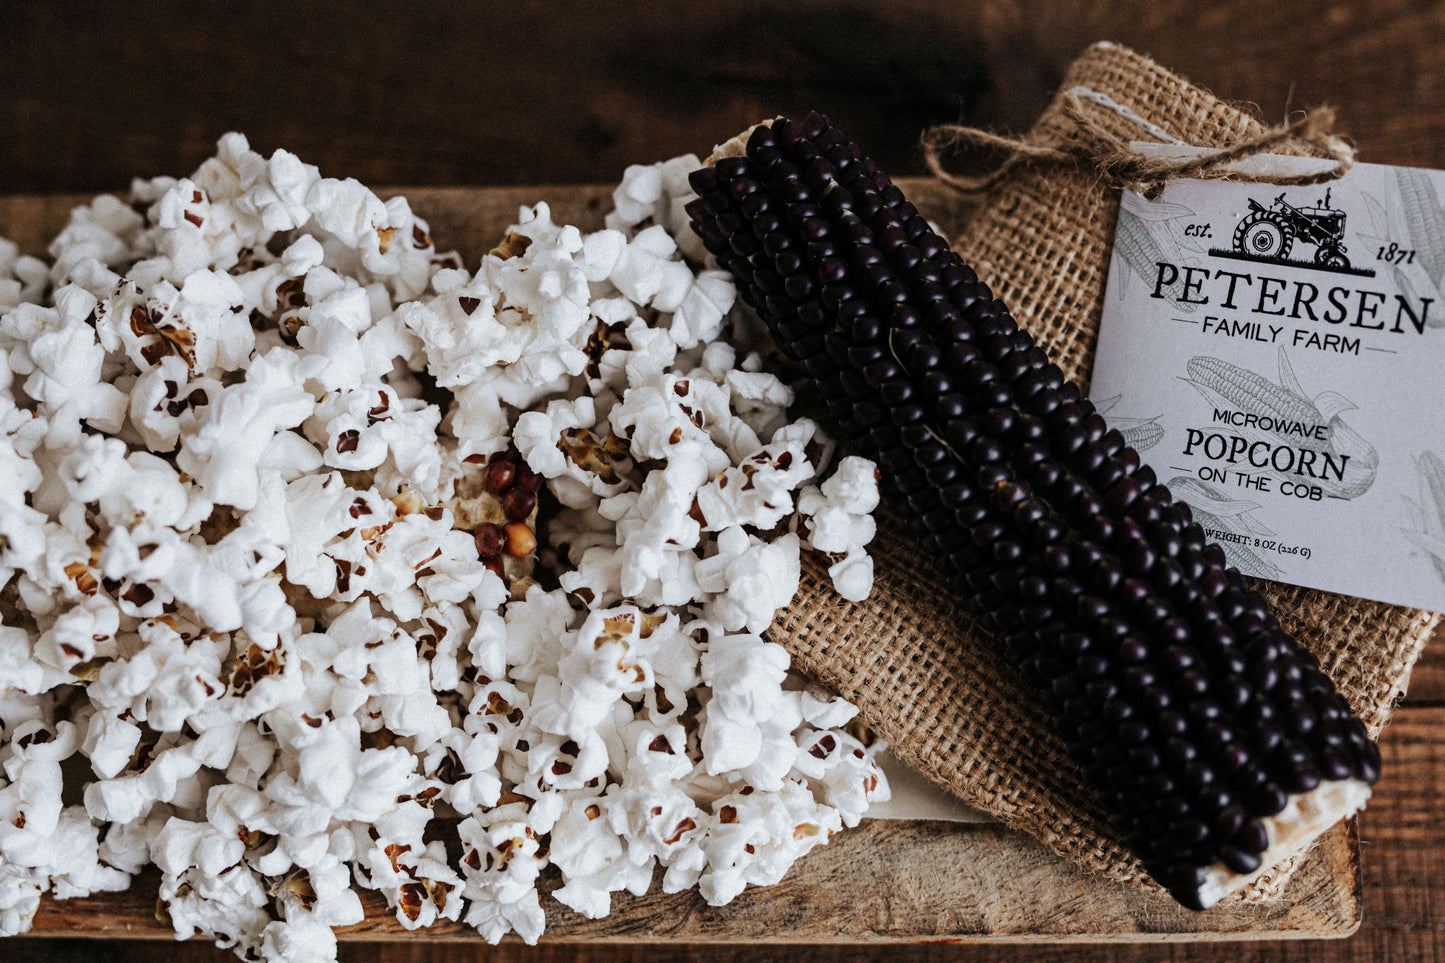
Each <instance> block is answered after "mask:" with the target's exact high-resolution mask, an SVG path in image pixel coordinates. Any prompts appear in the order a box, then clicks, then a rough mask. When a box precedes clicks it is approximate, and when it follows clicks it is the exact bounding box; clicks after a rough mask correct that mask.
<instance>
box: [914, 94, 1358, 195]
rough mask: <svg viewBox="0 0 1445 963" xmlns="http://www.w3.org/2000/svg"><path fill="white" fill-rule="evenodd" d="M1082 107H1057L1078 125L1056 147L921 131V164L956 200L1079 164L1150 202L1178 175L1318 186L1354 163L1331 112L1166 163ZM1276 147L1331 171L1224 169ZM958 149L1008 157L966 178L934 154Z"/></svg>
mask: <svg viewBox="0 0 1445 963" xmlns="http://www.w3.org/2000/svg"><path fill="white" fill-rule="evenodd" d="M1082 93H1084V94H1086V95H1089V96H1088V98H1087V99H1088V100H1089V101H1091V102H1092V103H1094V104H1095V105H1099V106H1103V107H1105V109H1108V110H1110V111H1111V112H1113V113H1115V114H1117V115H1118V116H1119V117H1122V118H1124V119H1125V120H1127V121H1129V122H1131V123H1133V124H1134V125H1135V126H1136V127H1138V128H1139V129H1140V130H1141V131H1142V132H1144V133H1146V134H1148V135H1149V137H1150V139H1153V140H1159V141H1173V142H1174V143H1182V141H1178V140H1175V139H1174V138H1172V137H1169V135H1168V134H1166V133H1164V131H1162V130H1160V129H1159V128H1158V127H1156V126H1155V125H1153V124H1151V123H1149V122H1148V121H1146V120H1144V119H1143V118H1142V117H1139V116H1138V115H1137V114H1135V113H1134V112H1133V111H1131V110H1129V109H1128V108H1125V107H1123V106H1121V105H1119V104H1117V103H1115V102H1114V101H1112V100H1111V99H1109V98H1108V97H1104V96H1102V95H1099V94H1094V92H1093V91H1083V92H1082ZM1084 101H1085V97H1084V96H1081V91H1080V89H1078V88H1076V89H1075V90H1070V91H1068V92H1066V93H1065V94H1064V96H1063V101H1062V108H1063V112H1064V116H1065V117H1067V118H1068V119H1069V120H1071V121H1072V122H1073V123H1074V125H1075V134H1076V143H1072V144H1068V145H1060V144H1058V143H1056V142H1053V141H1051V140H1049V141H1046V140H1044V139H1043V138H1042V137H1040V136H1039V135H1038V134H1035V133H1031V134H1029V135H1027V136H1025V137H1021V138H1013V137H1005V136H1002V135H1000V134H994V133H990V132H989V131H986V130H980V129H978V128H976V127H960V126H956V125H952V124H942V125H939V126H937V127H932V128H930V129H929V130H927V131H926V132H924V135H923V154H924V160H925V162H926V163H927V164H928V169H929V170H930V171H932V172H933V175H934V176H935V177H937V178H938V179H939V180H940V181H942V182H943V183H945V184H947V185H948V186H949V187H952V188H953V189H954V190H956V191H958V192H959V193H961V194H965V195H968V196H973V197H976V196H978V195H981V194H983V193H985V192H986V191H988V189H989V188H991V187H992V186H993V185H994V184H996V183H998V182H999V181H1000V180H1001V179H1002V178H1003V177H1004V176H1006V175H1007V174H1008V173H1009V172H1010V171H1012V170H1013V169H1014V168H1016V167H1019V166H1021V165H1024V164H1063V163H1079V162H1083V163H1084V164H1087V165H1088V166H1089V167H1091V168H1093V169H1094V170H1096V171H1097V172H1098V173H1099V176H1100V177H1101V178H1102V179H1104V180H1105V181H1106V182H1108V183H1110V184H1112V185H1113V186H1116V187H1130V188H1133V189H1135V190H1137V191H1139V192H1140V193H1141V194H1143V195H1144V196H1145V197H1149V198H1154V197H1157V196H1158V195H1159V193H1160V192H1161V191H1163V189H1164V185H1165V184H1166V183H1168V182H1169V181H1171V180H1174V179H1175V178H1180V177H1204V178H1219V179H1223V178H1229V179H1234V180H1242V181H1258V180H1268V181H1269V182H1270V183H1274V184H1291V185H1309V184H1322V183H1324V182H1326V181H1331V180H1334V179H1336V178H1338V177H1340V176H1341V175H1343V174H1344V173H1345V172H1346V171H1348V170H1349V169H1350V168H1351V167H1352V166H1354V163H1355V150H1354V148H1353V147H1351V146H1350V144H1349V143H1348V142H1347V141H1346V140H1345V139H1344V138H1342V137H1340V136H1338V135H1337V134H1335V133H1334V124H1335V112H1334V110H1333V109H1332V108H1330V107H1316V108H1313V109H1311V110H1307V111H1302V112H1300V114H1299V116H1298V117H1296V118H1294V119H1293V120H1290V121H1288V122H1287V123H1283V124H1280V125H1279V126H1277V127H1271V128H1270V129H1268V130H1266V131H1265V132H1263V133H1262V134H1259V135H1257V136H1255V137H1251V138H1249V139H1247V140H1244V141H1241V142H1240V143H1238V144H1235V145H1234V146H1232V147H1227V148H1224V149H1223V150H1218V151H1212V152H1210V153H1207V154H1200V155H1198V156H1195V157H1187V158H1181V159H1167V158H1159V157H1149V156H1146V155H1144V154H1141V153H1140V152H1139V151H1137V150H1135V149H1134V148H1133V147H1132V146H1130V141H1129V139H1127V138H1124V137H1121V136H1119V135H1118V134H1116V133H1114V132H1113V131H1110V130H1108V129H1106V128H1105V127H1104V126H1103V125H1101V124H1099V123H1098V122H1097V121H1096V120H1094V119H1092V118H1091V117H1090V116H1089V113H1088V111H1087V110H1086V109H1085V106H1084ZM1136 139H1141V138H1136ZM1281 145H1289V146H1292V147H1296V148H1305V149H1307V150H1308V151H1310V152H1311V153H1312V155H1313V156H1318V157H1322V158H1326V159H1330V160H1333V161H1334V162H1335V163H1334V166H1332V167H1330V168H1327V169H1325V170H1323V171H1319V172H1316V173H1311V174H1299V175H1291V176H1279V175H1275V174H1258V175H1254V174H1248V173H1243V172H1240V171H1238V170H1230V169H1229V165H1230V164H1232V163H1234V162H1235V161H1238V160H1241V159H1243V158H1246V157H1252V156H1254V155H1255V154H1260V153H1265V152H1267V151H1270V150H1272V149H1274V148H1277V147H1280V146H1281ZM960 146H972V147H987V148H994V149H1002V150H1006V151H1008V152H1009V153H1008V156H1007V157H1005V158H1004V160H1003V162H1002V163H1001V164H999V165H998V166H997V167H995V168H994V169H993V170H991V171H989V172H988V173H985V174H982V175H979V176H977V177H967V176H963V175H959V174H953V173H950V172H949V171H947V170H945V169H944V167H943V162H942V161H941V159H940V156H939V155H940V153H941V152H942V151H944V150H947V149H955V148H958V147H960Z"/></svg>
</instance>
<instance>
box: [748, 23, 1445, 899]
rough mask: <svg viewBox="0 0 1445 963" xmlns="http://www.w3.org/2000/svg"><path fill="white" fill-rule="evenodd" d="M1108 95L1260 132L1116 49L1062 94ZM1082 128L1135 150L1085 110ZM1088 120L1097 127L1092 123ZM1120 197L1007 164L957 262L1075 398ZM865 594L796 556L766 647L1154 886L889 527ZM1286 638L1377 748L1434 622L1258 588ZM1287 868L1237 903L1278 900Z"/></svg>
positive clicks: (1061, 847)
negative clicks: (1290, 636) (839, 589)
mask: <svg viewBox="0 0 1445 963" xmlns="http://www.w3.org/2000/svg"><path fill="white" fill-rule="evenodd" d="M1076 86H1082V87H1086V88H1088V89H1090V90H1092V91H1096V92H1098V93H1102V94H1106V95H1107V96H1108V97H1110V98H1112V99H1113V100H1114V101H1115V102H1117V103H1119V104H1122V105H1124V106H1125V107H1127V108H1130V109H1132V110H1133V111H1134V112H1135V113H1137V114H1138V115H1140V116H1142V117H1143V118H1144V119H1145V120H1147V121H1149V122H1151V123H1153V124H1155V125H1157V126H1159V127H1160V128H1162V129H1163V130H1165V131H1166V132H1168V133H1169V134H1171V135H1173V136H1174V137H1177V138H1179V139H1180V140H1182V141H1185V142H1187V143H1190V144H1196V145H1200V146H1214V147H1223V146H1228V145H1230V144H1231V143H1235V142H1238V141H1239V140H1242V139H1245V138H1251V137H1258V136H1259V135H1260V133H1261V132H1262V131H1263V130H1264V127H1263V125H1261V124H1260V123H1259V122H1258V121H1257V120H1255V119H1254V118H1253V117H1251V116H1249V115H1248V114H1246V113H1244V112H1243V111H1241V110H1239V109H1237V108H1236V107H1233V106H1231V105H1229V104H1226V103H1224V102H1223V101H1220V100H1218V99H1217V98H1215V97H1214V96H1213V95H1211V94H1209V93H1208V92H1206V91H1203V90H1201V89H1199V88H1197V87H1194V86H1191V85H1190V84H1189V83H1188V82H1187V81H1185V80H1184V79H1182V78H1180V77H1178V76H1176V75H1174V74H1171V73H1169V72H1168V71H1166V70H1164V69H1163V68H1162V67H1160V66H1159V65H1158V64H1156V63H1154V62H1153V61H1152V60H1149V59H1148V58H1147V57H1143V56H1140V55H1138V54H1136V53H1133V52H1132V51H1129V50H1127V49H1125V48H1123V47H1119V46H1116V45H1112V44H1099V45H1096V46H1095V47H1093V48H1091V49H1090V50H1089V51H1088V52H1087V53H1086V54H1085V55H1084V56H1083V57H1082V58H1080V59H1079V60H1078V61H1076V62H1075V64H1074V65H1073V67H1072V68H1071V70H1070V71H1069V74H1068V76H1067V78H1066V79H1065V82H1064V84H1063V86H1062V90H1063V91H1068V90H1069V89H1071V88H1073V87H1076ZM1063 96H1064V95H1063V94H1062V93H1061V94H1060V97H1059V98H1058V99H1056V100H1055V102H1054V104H1053V105H1052V106H1051V107H1050V109H1049V110H1048V111H1046V112H1045V113H1044V115H1043V116H1042V117H1041V118H1040V120H1039V122H1038V125H1037V126H1036V127H1035V129H1034V131H1033V132H1032V135H1031V136H1032V137H1034V138H1035V139H1036V140H1038V141H1041V142H1046V143H1047V142H1052V143H1056V144H1059V145H1069V144H1071V142H1072V140H1073V139H1074V138H1075V137H1077V135H1078V124H1077V118H1075V117H1070V116H1066V113H1065V111H1063V110H1062V109H1061V105H1062V98H1063ZM1085 110H1086V111H1088V112H1091V116H1090V118H1089V120H1090V121H1091V122H1095V123H1097V124H1099V125H1100V126H1101V127H1103V128H1105V129H1110V130H1112V131H1113V132H1114V133H1118V134H1121V135H1124V136H1130V137H1134V138H1135V139H1148V138H1147V137H1146V136H1142V135H1141V133H1140V131H1139V130H1138V129H1137V128H1136V127H1135V126H1134V125H1132V124H1130V123H1129V122H1128V121H1126V120H1124V119H1122V118H1121V117H1120V116H1119V115H1118V114H1116V113H1114V112H1112V111H1110V110H1107V109H1105V108H1102V107H1097V105H1095V104H1093V103H1091V102H1086V104H1085ZM1093 113H1096V114H1097V116H1092V114H1093ZM1118 205H1119V193H1118V190H1117V188H1114V187H1112V186H1110V185H1109V184H1108V183H1106V182H1105V181H1104V180H1103V179H1102V178H1101V177H1100V176H1099V175H1098V174H1097V172H1096V171H1094V170H1093V169H1092V168H1090V167H1089V166H1088V165H1087V164H1086V163H1082V162H1081V163H1078V164H1063V165H1060V164H1045V165H1028V164H1025V165H1021V166H1019V167H1017V168H1016V169H1015V170H1014V171H1012V172H1011V173H1010V174H1009V176H1008V177H1006V178H1005V179H1003V180H1002V181H1000V182H999V183H998V184H996V185H995V186H994V188H993V189H992V190H991V191H990V194H989V197H988V200H987V203H986V204H985V205H984V206H983V207H982V209H981V210H979V211H978V212H977V214H976V215H975V216H974V217H973V218H972V219H971V220H970V222H969V225H968V228H967V230H966V231H965V233H964V235H963V236H962V237H961V238H959V240H958V242H957V245H956V248H957V250H958V251H959V252H960V254H961V255H962V256H963V259H964V260H965V261H966V262H968V263H970V264H972V265H973V266H974V268H975V270H976V271H977V272H978V275H979V277H980V278H982V279H983V280H985V281H986V282H987V283H988V284H989V285H990V286H991V287H992V288H993V290H994V292H995V293H996V295H997V296H998V297H1000V298H1002V299H1003V301H1004V302H1005V303H1006V304H1008V305H1009V307H1010V309H1011V311H1012V312H1013V315H1014V316H1015V317H1016V318H1017V319H1018V321H1019V323H1020V324H1021V325H1023V326H1024V327H1026V328H1027V329H1028V330H1029V331H1031V332H1032V333H1033V335H1034V336H1035V338H1037V340H1038V342H1039V343H1040V344H1041V345H1042V346H1043V347H1044V349H1045V350H1046V351H1048V352H1049V355H1050V357H1051V358H1053V359H1054V360H1055V361H1056V362H1057V363H1058V364H1059V365H1060V366H1061V367H1062V368H1063V369H1064V371H1065V372H1066V373H1067V374H1068V375H1069V376H1070V377H1072V378H1074V379H1076V380H1079V381H1080V383H1083V384H1087V379H1088V377H1089V375H1090V373H1091V369H1092V364H1093V353H1094V343H1095V339H1096V337H1097V333H1098V325H1099V312H1100V308H1101V304H1102V301H1103V293H1104V282H1105V278H1106V272H1107V270H1108V264H1109V254H1110V250H1111V248H1112V244H1113V232H1114V222H1115V219H1116V217H1117V214H1118ZM872 551H873V553H874V555H875V559H876V571H877V583H876V585H875V587H874V591H873V593H872V595H871V596H870V597H869V598H868V599H867V600H866V601H864V602H858V603H854V602H848V601H845V600H843V599H842V598H840V597H839V596H838V595H837V594H836V593H834V592H833V590H832V588H831V584H830V581H829V579H828V575H827V565H828V560H827V559H825V558H821V557H818V556H807V557H805V558H804V564H803V579H802V584H801V587H800V589H799V593H798V596H797V597H796V598H795V599H794V601H793V604H792V605H791V606H790V607H789V608H788V609H787V610H786V612H785V613H783V614H782V615H781V616H780V617H779V621H778V622H777V623H775V625H774V628H773V631H772V633H771V637H772V638H773V639H774V640H775V641H777V642H779V643H781V644H783V645H784V646H786V647H787V648H788V649H789V651H790V652H791V653H792V656H793V659H794V664H795V665H796V666H797V667H798V668H799V669H801V670H802V671H804V672H805V673H808V674H809V675H812V676H813V677H815V678H816V679H818V680H819V681H820V682H822V683H823V684H825V685H828V686H829V687H831V688H833V689H834V690H835V691H837V692H839V693H841V694H842V695H844V696H845V697H847V698H849V699H851V700H852V701H853V702H854V703H855V704H857V705H858V707H859V713H860V716H861V718H862V720H863V721H864V722H865V723H866V724H867V725H869V726H870V727H872V728H873V729H874V730H876V731H877V732H878V734H879V735H880V736H881V737H882V738H883V739H885V740H887V742H888V743H889V745H890V746H891V747H892V749H893V751H894V752H895V753H896V754H897V755H898V756H899V757H900V758H902V759H903V760H904V761H905V762H907V763H909V764H910V765H912V766H914V767H915V768H917V769H918V770H919V771H921V772H922V773H924V774H925V775H926V776H928V777H929V778H930V779H931V780H932V781H933V782H935V783H937V784H938V785H940V786H942V787H944V788H945V789H947V790H949V791H950V792H952V793H953V794H954V795H956V796H957V797H958V798H960V799H962V800H963V801H964V802H966V803H968V804H969V805H971V806H974V807H976V808H978V809H980V810H982V811H983V812H985V813H988V814H990V815H992V816H994V817H996V818H998V819H999V820H1001V821H1002V822H1003V823H1004V824H1006V825H1008V826H1010V827H1012V828H1014V829H1018V830H1021V831H1023V832H1026V833H1028V834H1030V835H1032V836H1034V837H1036V838H1038V839H1039V840H1041V841H1042V842H1043V843H1045V844H1046V845H1048V846H1049V847H1050V848H1051V849H1053V850H1054V851H1055V852H1057V853H1059V854H1060V855H1062V856H1064V857H1066V858H1068V859H1070V860H1072V861H1074V862H1075V863H1078V864H1079V865H1081V866H1083V867H1084V868H1086V869H1088V870H1091V871H1093V872H1095V873H1098V874H1101V875H1103V876H1105V877H1107V878H1110V879H1113V880H1117V881H1119V882H1124V883H1128V884H1132V885H1135V886H1140V887H1145V888H1150V889H1159V887H1158V884H1156V883H1154V882H1153V881H1152V880H1151V879H1149V877H1148V875H1147V874H1146V873H1145V872H1144V869H1143V867H1142V865H1141V864H1140V862H1139V861H1138V859H1137V858H1136V857H1134V856H1133V855H1132V854H1131V853H1130V852H1129V850H1128V847H1127V846H1126V845H1125V844H1124V841H1123V839H1122V838H1121V836H1120V835H1119V834H1118V832H1117V831H1116V830H1115V829H1114V828H1113V827H1112V826H1111V825H1110V824H1109V823H1108V821H1107V819H1106V818H1105V815H1104V812H1103V811H1102V809H1101V807H1100V806H1099V804H1098V802H1097V800H1096V799H1095V798H1094V796H1093V793H1092V792H1091V791H1090V790H1089V789H1088V787H1087V786H1086V785H1085V783H1084V781H1083V778H1082V775H1081V774H1080V772H1079V770H1078V767H1077V766H1076V765H1075V764H1074V763H1073V762H1072V761H1071V760H1069V758H1068V756H1067V754H1066V753H1065V751H1064V748H1063V745H1062V743H1061V742H1060V741H1059V740H1058V738H1057V737H1056V736H1055V735H1054V734H1053V732H1052V731H1051V730H1050V728H1049V727H1048V725H1047V724H1046V723H1045V722H1044V721H1043V719H1042V718H1041V716H1040V710H1039V709H1038V707H1037V705H1036V704H1035V703H1034V701H1033V699H1032V698H1031V697H1030V696H1029V695H1028V694H1027V693H1026V692H1025V691H1024V690H1023V689H1022V687H1021V686H1020V685H1019V683H1018V681H1017V679H1016V678H1015V676H1014V675H1013V673H1012V671H1011V670H1010V669H1009V668H1008V667H1007V665H1006V664H1005V663H1004V662H1003V661H1002V659H1001V658H1000V657H999V655H998V653H997V652H996V651H995V649H994V648H993V646H992V644H991V642H990V640H989V639H988V637H987V636H986V634H985V633H983V632H981V631H980V630H978V629H977V628H976V626H975V623H974V621H973V620H972V618H971V617H970V616H969V615H968V613H967V612H966V610H965V609H964V607H963V605H962V604H961V603H960V602H958V601H957V600H955V599H953V598H952V597H951V596H950V595H949V594H948V593H947V592H946V591H943V590H940V588H939V583H938V581H937V579H936V576H935V573H934V571H933V570H932V568H931V566H930V565H929V563H928V562H926V561H925V560H924V559H923V558H922V557H921V555H920V553H919V551H918V549H917V547H916V546H915V545H914V544H913V543H912V541H911V540H910V538H909V537H908V535H907V534H906V533H905V532H904V531H903V529H902V526H901V524H900V523H899V522H898V521H897V519H896V518H893V517H891V516H889V515H887V514H884V515H882V516H881V518H880V524H879V536H878V538H877V540H876V541H875V543H874V545H873V546H872ZM1261 588H1262V589H1263V590H1264V592H1265V594H1266V595H1267V596H1269V598H1270V600H1271V602H1272V603H1273V605H1274V607H1275V611H1276V613H1277V614H1278V615H1279V617H1280V619H1281V621H1282V622H1283V623H1284V624H1285V626H1286V627H1287V628H1289V629H1290V630H1291V631H1293V632H1294V633H1295V635H1296V636H1297V637H1298V638H1299V639H1300V641H1301V642H1302V644H1303V645H1304V646H1305V647H1306V648H1308V649H1309V650H1310V651H1311V652H1312V653H1313V654H1314V655H1315V657H1316V658H1317V659H1318V660H1319V662H1320V664H1321V665H1322V667H1323V668H1324V670H1325V671H1326V672H1327V673H1328V674H1329V675H1330V676H1331V678H1332V679H1333V680H1334V682H1335V684H1336V685H1337V686H1339V688H1340V690H1341V691H1342V692H1343V693H1344V695H1345V696H1346V698H1347V699H1348V700H1349V702H1350V704H1351V706H1352V707H1353V708H1354V709H1355V711H1356V712H1357V713H1359V714H1360V716H1361V717H1362V718H1363V719H1364V721H1365V724H1366V726H1367V727H1368V728H1369V731H1370V733H1371V735H1378V734H1379V732H1380V730H1381V729H1382V728H1383V727H1384V725H1385V723H1386V722H1387V721H1388V719H1389V717H1390V713H1391V711H1392V709H1393V707H1394V705H1395V703H1396V702H1397V701H1398V700H1399V698H1400V697H1401V696H1402V695H1403V694H1404V692H1405V686H1406V684H1407V682H1408V679H1409V673H1410V668H1411V666H1413V664H1414V662H1415V660H1416V658H1417V657H1418V656H1419V654H1420V651H1421V649H1422V647H1423V645H1424V643H1425V640H1426V639H1427V638H1428V637H1429V635H1430V633H1431V631H1432V630H1433V628H1434V626H1435V624H1436V622H1437V621H1438V619H1439V616H1437V615H1434V614H1432V613H1428V612H1423V611H1420V610H1416V609H1407V608H1403V607H1400V606H1392V605H1385V604H1382V603H1378V602H1369V601H1365V600H1361V599H1356V598H1349V597H1345V596H1340V595H1334V594H1330V593H1325V592H1318V591H1313V590H1308V589H1301V588H1296V587H1292V586H1284V585H1275V584H1270V583H1262V584H1261ZM1294 865H1295V860H1286V861H1285V862H1283V863H1281V864H1279V865H1278V866H1276V867H1274V868H1272V869H1271V870H1269V871H1268V872H1266V873H1265V874H1264V875H1262V876H1261V877H1259V878H1258V879H1256V880H1255V881H1254V882H1253V883H1251V884H1250V885H1249V886H1247V887H1245V888H1244V889H1242V890H1240V891H1239V892H1238V893H1237V894H1236V895H1235V896H1234V897H1233V898H1235V899H1241V900H1250V901H1258V900H1267V899H1271V898H1274V897H1276V896H1277V895H1278V894H1279V892H1280V891H1281V890H1282V889H1283V886H1284V883H1285V882H1286V881H1287V879H1288V877H1289V874H1290V872H1291V871H1292V870H1293V867H1294Z"/></svg>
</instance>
